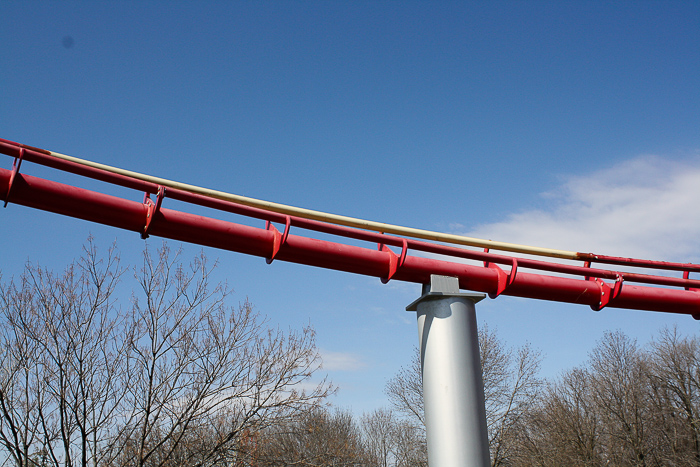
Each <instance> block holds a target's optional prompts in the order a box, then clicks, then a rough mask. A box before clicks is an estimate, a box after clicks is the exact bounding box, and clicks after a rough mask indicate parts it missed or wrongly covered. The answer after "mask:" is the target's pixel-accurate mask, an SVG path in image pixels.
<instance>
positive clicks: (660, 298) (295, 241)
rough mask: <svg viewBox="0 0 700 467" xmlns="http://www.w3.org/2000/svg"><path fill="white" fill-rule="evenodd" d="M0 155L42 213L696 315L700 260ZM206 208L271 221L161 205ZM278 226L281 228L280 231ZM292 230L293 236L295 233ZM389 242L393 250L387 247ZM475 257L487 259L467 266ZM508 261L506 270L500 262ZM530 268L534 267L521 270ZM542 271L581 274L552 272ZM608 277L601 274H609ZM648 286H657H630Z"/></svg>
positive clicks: (4, 147) (6, 190) (5, 197)
mask: <svg viewBox="0 0 700 467" xmlns="http://www.w3.org/2000/svg"><path fill="white" fill-rule="evenodd" d="M0 152H2V153H4V154H7V155H9V156H12V157H15V164H14V166H13V170H5V169H0V200H2V201H4V202H12V203H14V204H20V205H24V206H28V207H33V208H36V209H41V210H44V211H50V212H54V213H58V214H63V215H66V216H71V217H76V218H80V219H85V220H88V221H92V222H97V223H100V224H105V225H111V226H113V227H117V228H121V229H125V230H131V231H134V232H139V233H140V234H141V235H142V236H144V237H145V236H147V235H155V236H159V237H164V238H170V239H174V240H179V241H184V242H189V243H195V244H200V245H207V246H211V247H214V248H219V249H224V250H230V251H236V252H239V253H245V254H249V255H254V256H260V257H263V258H267V260H268V262H271V261H272V260H280V261H289V262H294V263H300V264H307V265H311V266H317V267H322V268H327V269H335V270H340V271H346V272H352V273H356V274H363V275H368V276H374V277H379V278H381V279H382V280H383V281H388V280H401V281H408V282H416V283H427V282H429V280H430V275H431V274H441V275H446V276H455V277H458V278H459V283H460V287H461V288H462V289H468V290H473V291H479V292H486V293H488V294H489V295H490V296H491V297H496V296H498V295H500V294H504V295H511V296H517V297H526V298H535V299H541V300H552V301H559V302H566V303H578V304H585V305H589V306H590V307H591V308H593V309H594V310H599V309H602V308H604V307H606V306H608V307H615V308H628V309H637V310H649V311H662V312H670V313H685V314H690V315H693V316H696V317H697V316H700V294H698V292H697V291H696V290H697V289H700V281H698V280H692V279H689V278H688V275H689V273H690V272H697V271H700V265H696V264H682V263H668V262H661V261H647V260H637V259H630V258H618V257H610V256H601V255H594V254H579V255H580V257H581V259H582V260H584V261H586V264H585V265H583V266H575V265H566V264H560V263H554V262H548V261H543V260H535V259H531V258H515V257H512V256H507V255H501V254H493V253H488V252H482V251H475V250H470V249H466V248H458V247H453V246H446V245H442V244H437V243H429V242H424V241H418V240H413V239H407V238H402V237H396V236H388V235H382V234H380V233H377V232H370V231H364V230H359V229H354V228H350V227H344V226H339V225H334V224H330V223H325V222H319V221H314V220H309V219H304V218H300V217H294V216H287V215H284V214H279V213H276V212H272V211H266V210H263V209H258V208H252V207H248V206H244V205H241V204H237V203H233V202H229V201H222V200H219V199H215V198H210V197H207V196H203V195H199V194H194V193H190V192H187V191H183V190H177V189H172V188H167V189H166V188H164V187H162V186H159V185H156V184H154V183H150V182H146V181H142V180H137V179H134V178H130V177H126V176H123V175H118V174H114V173H110V172H107V171H104V170H100V169H96V168H92V167H87V166H84V165H81V164H77V163H74V162H69V161H65V160H59V159H56V158H53V157H52V156H51V153H50V152H48V151H44V150H41V149H37V148H32V147H29V146H24V145H20V144H17V143H12V142H9V141H5V140H0ZM22 160H24V161H30V162H35V163H39V164H42V165H46V166H49V167H53V168H56V169H59V170H63V171H66V172H71V173H75V174H79V175H82V176H86V177H89V178H93V179H97V180H102V181H105V182H108V183H111V184H115V185H119V186H124V187H127V188H132V189H135V190H139V191H141V192H145V193H146V194H147V195H150V194H157V197H156V200H155V202H154V201H152V200H151V199H150V196H147V197H144V202H137V201H132V200H127V199H123V198H118V197H114V196H110V195H107V194H103V193H98V192H94V191H89V190H86V189H83V188H78V187H75V186H71V185H65V184H61V183H57V182H53V181H49V180H44V179H41V178H37V177H32V176H29V175H24V174H22V173H20V171H19V169H20V164H21V162H22ZM169 198H170V199H176V200H179V201H184V202H186V203H191V204H196V205H201V206H207V207H210V208H214V209H217V210H221V211H226V212H232V213H235V214H239V215H243V216H247V217H251V218H256V219H261V220H265V221H267V223H266V225H265V228H262V227H261V228H257V227H251V226H248V225H242V224H236V223H233V222H228V221H223V220H219V219H214V218H210V217H204V216H200V215H195V214H190V213H186V212H181V211H175V210H171V209H167V208H165V207H162V205H163V204H164V203H165V204H167V199H169ZM272 223H277V224H281V225H284V229H283V231H282V232H280V231H279V230H277V229H276V228H275V227H274V226H273V224H272ZM301 229H303V230H311V231H317V232H323V233H327V234H332V235H336V236H338V237H339V239H342V238H352V239H355V240H362V241H367V242H373V243H376V244H379V248H365V247H359V246H353V245H348V244H345V243H341V242H331V241H325V240H319V239H315V238H309V237H305V236H301V235H297V230H301ZM292 231H293V232H294V233H290V232H292ZM389 246H392V247H393V248H389ZM414 252H425V253H431V254H437V255H442V257H447V258H446V259H435V258H427V257H425V256H416V255H415V254H412V253H414ZM462 260H476V261H480V262H483V266H482V265H473V264H466V263H464V262H463V261H462ZM591 261H595V262H597V263H604V264H615V265H625V266H636V267H645V268H657V269H667V270H675V271H682V272H683V277H682V278H680V277H665V276H655V275H648V274H641V273H630V272H620V271H614V270H607V269H598V268H591V267H590V262H591ZM499 264H500V265H506V266H507V268H506V269H505V270H504V269H503V268H501V267H500V266H498V265H499ZM523 269H527V270H529V271H533V272H522V271H523ZM542 272H550V273H556V274H566V275H572V276H575V277H562V276H560V275H547V274H542ZM604 279H605V281H604ZM632 283H637V284H640V283H641V284H650V285H653V286H652V287H648V286H639V285H633V284H632Z"/></svg>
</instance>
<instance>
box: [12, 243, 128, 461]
mask: <svg viewBox="0 0 700 467" xmlns="http://www.w3.org/2000/svg"><path fill="white" fill-rule="evenodd" d="M120 274H121V270H120V269H119V259H118V257H117V256H116V255H115V254H114V250H113V249H112V250H110V252H109V253H108V256H107V257H106V258H105V259H104V260H101V259H99V258H98V257H97V251H96V248H95V245H94V243H93V242H92V240H91V239H90V240H89V241H88V243H87V245H86V247H85V248H84V254H83V256H82V258H81V259H80V260H79V261H77V262H76V263H73V264H71V265H70V266H69V267H68V268H67V269H66V271H65V272H64V274H63V275H61V276H57V275H54V274H53V273H51V272H50V271H47V270H45V269H43V268H41V267H38V266H31V265H29V266H28V267H27V269H26V271H25V273H24V275H23V276H22V278H21V280H20V284H19V286H18V285H16V284H14V283H10V284H7V285H3V286H1V287H0V300H1V303H0V306H1V309H0V320H2V323H1V325H0V327H1V328H2V330H3V331H2V341H1V342H0V347H1V348H2V350H3V354H4V356H5V357H6V358H5V364H6V368H7V369H8V370H9V371H8V372H7V373H5V374H3V377H2V381H1V382H0V384H1V387H2V389H1V390H0V391H1V393H0V405H1V406H2V409H3V413H2V421H1V422H0V439H2V443H3V445H4V446H5V447H6V448H7V449H8V451H9V452H10V453H11V456H12V457H13V459H14V461H15V463H16V464H17V465H20V466H22V465H31V460H30V458H29V457H28V454H29V453H30V451H31V450H35V451H36V452H40V453H41V455H42V456H44V457H46V458H47V460H50V462H51V463H53V464H56V465H58V464H60V463H62V464H64V465H66V466H71V465H73V464H79V465H88V464H89V462H88V459H90V460H91V461H92V462H91V463H92V464H93V465H97V464H98V462H99V460H100V449H101V440H102V438H103V436H105V434H106V431H107V430H108V428H109V425H110V424H111V423H113V421H114V419H115V416H116V414H115V411H116V410H117V407H118V403H119V400H120V398H121V397H122V396H123V394H124V389H123V385H122V384H121V383H120V382H119V381H118V378H119V377H120V376H121V374H122V371H123V367H122V362H123V357H124V352H125V347H124V344H123V341H122V340H121V339H120V336H118V329H119V328H120V327H121V326H122V323H123V317H122V316H120V314H119V313H118V312H116V310H115V309H114V308H113V302H112V294H113V291H114V287H115V286H116V284H117V281H118V279H119V276H120ZM8 432H9V433H12V436H11V437H10V436H7V434H8Z"/></svg>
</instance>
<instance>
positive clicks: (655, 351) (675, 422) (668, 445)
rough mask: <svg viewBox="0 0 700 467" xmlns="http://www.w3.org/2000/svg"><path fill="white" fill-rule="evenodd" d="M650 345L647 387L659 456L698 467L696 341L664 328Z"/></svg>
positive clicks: (699, 363)
mask: <svg viewBox="0 0 700 467" xmlns="http://www.w3.org/2000/svg"><path fill="white" fill-rule="evenodd" d="M659 334H660V335H659V337H658V338H657V339H655V340H654V341H653V342H652V344H651V356H650V387H651V391H652V392H653V395H654V396H653V402H654V409H655V410H654V413H655V422H656V424H657V426H658V428H659V431H660V437H661V441H662V447H663V449H662V451H663V452H661V453H659V457H661V458H663V459H664V460H665V461H666V462H667V463H668V464H669V465H694V466H700V339H698V337H697V336H691V337H687V336H682V335H681V334H680V332H679V330H678V328H676V327H674V328H664V329H662V330H661V331H660V333H659Z"/></svg>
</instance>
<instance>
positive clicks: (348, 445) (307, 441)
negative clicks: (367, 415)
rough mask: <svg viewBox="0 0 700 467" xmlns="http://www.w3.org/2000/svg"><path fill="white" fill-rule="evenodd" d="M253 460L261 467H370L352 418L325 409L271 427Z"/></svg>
mask: <svg viewBox="0 0 700 467" xmlns="http://www.w3.org/2000/svg"><path fill="white" fill-rule="evenodd" d="M251 460H252V461H253V462H254V463H255V465H259V466H261V467H277V466H279V467H282V466H285V467H286V466H292V465H299V466H334V467H356V466H360V465H370V464H369V460H368V456H367V453H366V451H365V449H364V446H363V443H362V437H361V434H360V430H359V429H358V427H357V425H356V424H355V421H354V419H353V416H352V414H351V413H350V412H345V411H340V410H336V411H334V412H330V411H328V410H327V409H324V408H318V409H315V410H313V411H308V412H305V413H303V414H300V416H299V417H296V418H295V419H293V420H288V421H286V422H283V423H279V424H276V425H274V426H270V427H268V428H267V429H266V430H264V431H263V432H262V433H260V439H259V440H258V455H257V456H254V459H251Z"/></svg>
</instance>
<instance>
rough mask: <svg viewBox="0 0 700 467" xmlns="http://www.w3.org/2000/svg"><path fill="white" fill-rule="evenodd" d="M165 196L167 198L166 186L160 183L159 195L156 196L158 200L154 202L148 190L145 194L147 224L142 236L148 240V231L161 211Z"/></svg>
mask: <svg viewBox="0 0 700 467" xmlns="http://www.w3.org/2000/svg"><path fill="white" fill-rule="evenodd" d="M163 198H165V187H164V186H163V185H158V196H157V197H156V202H155V203H154V202H153V200H152V199H151V194H150V193H148V192H146V193H145V194H144V195H143V204H144V205H145V206H146V225H145V226H144V228H143V232H141V238H142V239H144V240H146V239H147V238H148V236H149V234H148V232H149V230H150V229H151V224H152V223H153V218H154V217H155V215H156V214H157V213H158V212H160V206H161V205H162V204H163Z"/></svg>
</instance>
